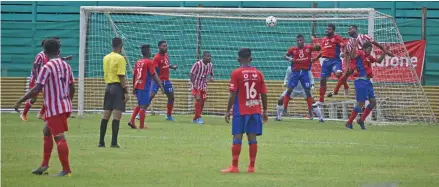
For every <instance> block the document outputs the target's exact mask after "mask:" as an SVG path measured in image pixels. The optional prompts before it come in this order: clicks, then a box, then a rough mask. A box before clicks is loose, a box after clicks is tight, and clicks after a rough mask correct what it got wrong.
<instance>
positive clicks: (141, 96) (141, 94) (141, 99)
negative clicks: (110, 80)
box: [136, 89, 151, 106]
mask: <svg viewBox="0 0 439 187" xmlns="http://www.w3.org/2000/svg"><path fill="white" fill-rule="evenodd" d="M136 97H137V104H138V105H139V106H140V105H149V104H150V103H151V100H150V98H149V90H148V89H146V90H136Z"/></svg>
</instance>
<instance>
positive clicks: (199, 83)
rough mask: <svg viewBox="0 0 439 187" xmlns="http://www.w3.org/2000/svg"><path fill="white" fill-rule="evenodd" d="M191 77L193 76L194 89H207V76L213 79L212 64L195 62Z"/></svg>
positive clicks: (200, 61) (201, 61)
mask: <svg viewBox="0 0 439 187" xmlns="http://www.w3.org/2000/svg"><path fill="white" fill-rule="evenodd" d="M190 73H191V76H193V82H192V89H200V90H206V89H207V76H208V75H211V78H213V65H212V63H207V64H205V63H204V62H203V60H199V61H197V62H195V64H194V65H193V66H192V69H191V72H190Z"/></svg>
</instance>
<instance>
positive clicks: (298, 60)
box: [287, 45, 314, 71]
mask: <svg viewBox="0 0 439 187" xmlns="http://www.w3.org/2000/svg"><path fill="white" fill-rule="evenodd" d="M313 50H314V47H313V46H312V45H305V46H304V47H303V48H298V47H291V48H290V49H288V51H287V55H288V56H293V59H294V60H293V62H294V66H293V65H292V66H291V68H292V71H299V70H310V69H311V54H312V51H313Z"/></svg>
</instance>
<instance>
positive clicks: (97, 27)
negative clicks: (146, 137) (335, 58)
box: [78, 7, 435, 122]
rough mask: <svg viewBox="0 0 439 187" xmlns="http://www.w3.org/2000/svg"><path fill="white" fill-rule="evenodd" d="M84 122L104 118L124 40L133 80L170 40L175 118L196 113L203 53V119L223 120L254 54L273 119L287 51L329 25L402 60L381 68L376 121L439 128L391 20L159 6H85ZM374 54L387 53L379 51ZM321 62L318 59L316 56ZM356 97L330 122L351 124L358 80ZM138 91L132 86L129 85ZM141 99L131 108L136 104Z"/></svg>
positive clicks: (162, 105) (354, 12) (158, 101)
mask: <svg viewBox="0 0 439 187" xmlns="http://www.w3.org/2000/svg"><path fill="white" fill-rule="evenodd" d="M268 16H274V17H276V19H277V25H276V26H275V27H267V26H266V24H265V19H266V18H267V17H268ZM80 23H81V34H80V37H81V38H80V68H79V70H80V73H79V74H80V77H79V98H78V101H79V103H78V106H79V115H84V113H85V112H93V111H95V112H96V111H102V106H103V96H104V90H105V83H104V81H103V71H102V58H103V57H104V56H105V55H106V54H108V53H109V52H111V39H112V38H113V37H116V36H118V37H121V38H122V39H123V42H124V51H123V54H122V55H124V56H126V59H127V61H128V66H129V67H127V71H128V72H127V77H128V79H129V81H128V82H129V83H131V80H130V79H131V78H132V67H133V65H134V63H135V62H136V61H137V60H138V59H139V58H141V53H140V46H141V45H142V44H150V45H151V46H153V51H152V53H153V55H154V53H156V52H157V51H158V49H157V42H158V41H160V40H166V41H167V43H168V47H169V48H168V54H169V57H170V63H171V64H178V65H179V68H178V70H176V71H174V70H171V73H170V74H171V82H172V83H173V85H174V91H175V98H176V99H175V104H174V113H182V114H193V112H194V106H193V103H194V102H193V99H192V95H191V91H190V84H189V71H190V69H191V67H192V65H193V63H194V62H196V61H197V60H198V59H200V58H201V54H202V52H204V51H210V53H211V54H212V63H213V66H214V74H215V82H210V83H209V86H208V92H207V93H208V99H207V101H206V104H205V107H204V114H207V115H209V114H210V115H222V114H224V112H225V109H226V104H227V96H228V80H229V77H230V73H231V72H232V70H233V69H235V68H237V67H238V62H237V60H236V59H237V51H238V49H239V48H242V47H248V48H250V49H251V50H252V56H253V61H252V65H253V66H255V67H257V68H258V69H259V70H261V71H262V72H263V73H264V75H265V79H266V80H267V86H268V92H269V97H268V98H269V112H270V114H275V113H276V103H277V99H278V98H279V96H280V94H281V93H282V92H283V91H284V90H285V88H284V87H283V86H282V83H283V79H284V77H285V72H286V69H287V67H288V66H289V65H290V64H289V62H287V61H285V60H284V59H283V55H284V54H285V52H286V50H287V49H288V48H289V47H291V46H295V45H296V43H295V37H296V36H297V35H298V34H302V35H304V36H305V42H306V43H311V42H312V41H311V35H315V36H316V37H317V38H322V37H324V35H325V29H326V26H327V24H329V23H333V24H335V26H336V33H337V34H339V35H341V36H342V37H343V38H346V39H348V38H349V37H350V36H349V35H348V34H347V30H348V26H349V25H351V24H354V25H356V26H358V29H359V32H360V33H364V34H369V35H370V36H372V37H373V38H374V40H375V41H377V42H379V43H380V44H382V45H384V46H389V47H390V49H391V51H392V52H393V54H395V57H393V58H391V57H386V59H385V60H384V61H383V62H382V63H380V64H375V65H374V71H373V72H374V76H375V77H374V79H373V82H374V87H375V94H376V98H377V101H378V104H377V107H376V109H375V110H374V111H373V113H372V119H371V120H375V121H379V122H386V121H391V122H392V121H409V122H410V121H425V122H433V121H435V117H434V114H433V112H432V109H431V107H430V104H429V101H428V99H427V97H426V95H425V94H424V91H423V88H422V86H421V84H420V81H419V76H418V75H417V74H416V72H415V70H414V68H413V66H412V63H411V60H410V57H409V56H408V52H407V50H406V48H405V46H404V43H403V40H402V37H401V35H400V33H399V31H398V27H397V25H396V23H395V21H394V19H393V18H392V17H391V16H388V15H386V14H383V13H380V12H377V11H375V10H374V9H318V8H315V9H312V8H310V9H267V8H264V9H244V8H163V7H160V8H156V7H81V20H80ZM374 53H375V54H376V55H377V54H379V53H380V51H379V49H378V48H376V47H374ZM314 56H317V54H314ZM320 69H321V65H320V64H319V63H314V64H313V67H312V72H313V75H314V78H315V86H316V88H317V89H316V90H315V91H313V92H312V94H313V95H314V97H315V99H318V93H317V92H318V87H319V79H320ZM335 81H336V79H335V77H331V78H330V81H329V82H328V91H327V92H329V91H330V90H332V89H333V88H334V86H335ZM348 84H349V85H350V87H351V89H350V91H351V92H350V95H348V96H347V97H344V96H340V95H338V96H336V97H332V98H326V101H325V105H324V106H323V108H322V110H323V113H324V115H325V118H331V119H346V118H347V117H348V115H349V113H350V111H351V110H352V108H353V105H354V103H355V89H354V85H353V82H352V80H350V81H349V82H348ZM130 90H132V85H130ZM135 100H136V99H135V97H134V96H131V99H130V101H129V103H128V105H127V109H128V110H130V108H132V107H134V106H135V105H136V101H135ZM166 101H167V99H166V97H165V96H162V95H158V96H157V97H156V98H155V99H154V100H153V102H152V105H151V108H153V110H154V111H155V112H163V111H166ZM306 114H307V107H306V102H305V101H304V99H303V98H302V97H299V98H295V99H293V100H292V103H290V106H289V114H288V115H290V116H292V117H304V116H305V115H306Z"/></svg>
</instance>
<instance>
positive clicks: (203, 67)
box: [190, 51, 214, 124]
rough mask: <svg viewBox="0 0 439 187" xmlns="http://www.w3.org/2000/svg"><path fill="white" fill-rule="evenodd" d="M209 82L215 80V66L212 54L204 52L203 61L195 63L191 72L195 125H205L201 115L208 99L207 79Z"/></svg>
mask: <svg viewBox="0 0 439 187" xmlns="http://www.w3.org/2000/svg"><path fill="white" fill-rule="evenodd" d="M209 75H210V79H209V81H213V80H214V76H213V66H212V63H211V55H210V52H208V51H205V52H203V59H201V60H199V61H197V62H195V64H194V65H193V66H192V69H191V71H190V79H191V83H192V84H191V85H192V95H193V96H194V98H195V115H194V118H193V119H192V120H193V122H194V123H197V124H204V121H203V119H202V118H201V114H202V113H203V108H204V102H205V101H206V99H207V93H206V91H207V77H208V76H209Z"/></svg>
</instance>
